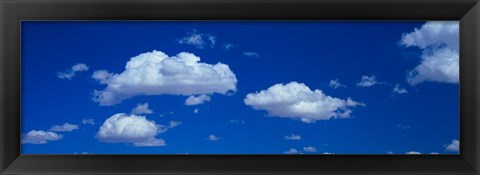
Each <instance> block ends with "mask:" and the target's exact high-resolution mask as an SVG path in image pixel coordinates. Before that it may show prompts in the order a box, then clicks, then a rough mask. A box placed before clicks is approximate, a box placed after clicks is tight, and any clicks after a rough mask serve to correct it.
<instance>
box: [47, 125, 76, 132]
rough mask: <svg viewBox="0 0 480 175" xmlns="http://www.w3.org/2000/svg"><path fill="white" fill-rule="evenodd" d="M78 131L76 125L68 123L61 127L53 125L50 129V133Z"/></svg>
mask: <svg viewBox="0 0 480 175" xmlns="http://www.w3.org/2000/svg"><path fill="white" fill-rule="evenodd" d="M76 129H78V125H75V124H70V123H64V124H63V125H54V126H52V127H51V128H50V131H56V132H70V131H73V130H76Z"/></svg>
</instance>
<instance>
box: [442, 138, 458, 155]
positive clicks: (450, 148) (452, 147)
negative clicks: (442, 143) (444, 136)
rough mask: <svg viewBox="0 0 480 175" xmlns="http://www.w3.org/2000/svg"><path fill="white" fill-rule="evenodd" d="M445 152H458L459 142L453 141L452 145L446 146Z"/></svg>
mask: <svg viewBox="0 0 480 175" xmlns="http://www.w3.org/2000/svg"><path fill="white" fill-rule="evenodd" d="M445 151H451V152H458V151H460V141H459V140H457V139H455V140H452V143H450V144H449V145H447V146H446V148H445Z"/></svg>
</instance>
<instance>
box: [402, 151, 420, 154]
mask: <svg viewBox="0 0 480 175" xmlns="http://www.w3.org/2000/svg"><path fill="white" fill-rule="evenodd" d="M405 154H422V153H420V152H417V151H409V152H406V153H405Z"/></svg>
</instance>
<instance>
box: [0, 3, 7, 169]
mask: <svg viewBox="0 0 480 175" xmlns="http://www.w3.org/2000/svg"><path fill="white" fill-rule="evenodd" d="M3 2H4V1H3V0H0V39H1V41H0V46H1V47H0V68H1V70H0V174H2V173H3V171H5V169H6V167H5V166H6V165H4V164H5V162H4V158H3V155H5V150H4V149H5V148H4V146H3V144H4V140H3V138H4V137H5V136H4V133H5V132H4V129H5V127H4V125H5V122H4V120H3V70H4V69H3V65H4V64H3V46H4V45H5V44H4V39H3V22H4V21H5V20H4V15H3V13H4V10H3Z"/></svg>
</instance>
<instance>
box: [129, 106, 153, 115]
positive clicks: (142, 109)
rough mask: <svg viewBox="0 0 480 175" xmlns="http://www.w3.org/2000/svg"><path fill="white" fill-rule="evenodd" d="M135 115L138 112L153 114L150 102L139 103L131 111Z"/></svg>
mask: <svg viewBox="0 0 480 175" xmlns="http://www.w3.org/2000/svg"><path fill="white" fill-rule="evenodd" d="M130 113H131V114H133V115H137V114H153V110H152V109H150V108H148V103H143V104H137V106H136V107H135V108H133V109H132V112H130Z"/></svg>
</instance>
